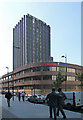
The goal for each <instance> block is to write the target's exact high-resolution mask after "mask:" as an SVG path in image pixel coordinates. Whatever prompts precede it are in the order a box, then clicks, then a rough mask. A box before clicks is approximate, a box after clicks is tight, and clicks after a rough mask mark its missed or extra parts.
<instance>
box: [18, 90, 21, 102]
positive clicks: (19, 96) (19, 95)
mask: <svg viewBox="0 0 83 120" xmlns="http://www.w3.org/2000/svg"><path fill="white" fill-rule="evenodd" d="M20 98H21V93H20V92H19V93H18V100H19V101H20Z"/></svg>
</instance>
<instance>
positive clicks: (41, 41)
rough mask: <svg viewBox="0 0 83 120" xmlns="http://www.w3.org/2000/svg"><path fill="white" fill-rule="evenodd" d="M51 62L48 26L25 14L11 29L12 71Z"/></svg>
mask: <svg viewBox="0 0 83 120" xmlns="http://www.w3.org/2000/svg"><path fill="white" fill-rule="evenodd" d="M48 61H53V58H52V57H51V56H50V26H49V25H46V23H44V22H43V21H41V20H39V19H37V18H35V17H33V16H31V15H29V14H27V15H24V17H23V18H22V19H21V20H20V21H19V22H18V24H16V26H15V27H14V28H13V70H15V69H17V68H18V67H21V66H24V65H27V64H31V63H39V62H48Z"/></svg>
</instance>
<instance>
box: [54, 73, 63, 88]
mask: <svg viewBox="0 0 83 120" xmlns="http://www.w3.org/2000/svg"><path fill="white" fill-rule="evenodd" d="M63 81H65V77H64V76H63V75H61V72H60V71H59V73H58V75H57V77H56V81H55V82H53V87H56V88H58V87H60V85H61V83H62V82H63Z"/></svg>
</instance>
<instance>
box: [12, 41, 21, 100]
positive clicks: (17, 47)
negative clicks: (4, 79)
mask: <svg viewBox="0 0 83 120" xmlns="http://www.w3.org/2000/svg"><path fill="white" fill-rule="evenodd" d="M14 48H16V49H20V47H19V46H15V45H14V42H13V81H12V82H13V83H12V85H13V87H12V92H13V100H14Z"/></svg>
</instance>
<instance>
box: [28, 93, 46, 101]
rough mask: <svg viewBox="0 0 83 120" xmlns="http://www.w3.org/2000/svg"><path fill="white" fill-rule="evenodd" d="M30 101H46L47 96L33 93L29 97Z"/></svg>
mask: <svg viewBox="0 0 83 120" xmlns="http://www.w3.org/2000/svg"><path fill="white" fill-rule="evenodd" d="M28 101H29V102H34V103H45V96H44V95H40V94H36V95H32V96H30V97H29V98H28Z"/></svg>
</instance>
